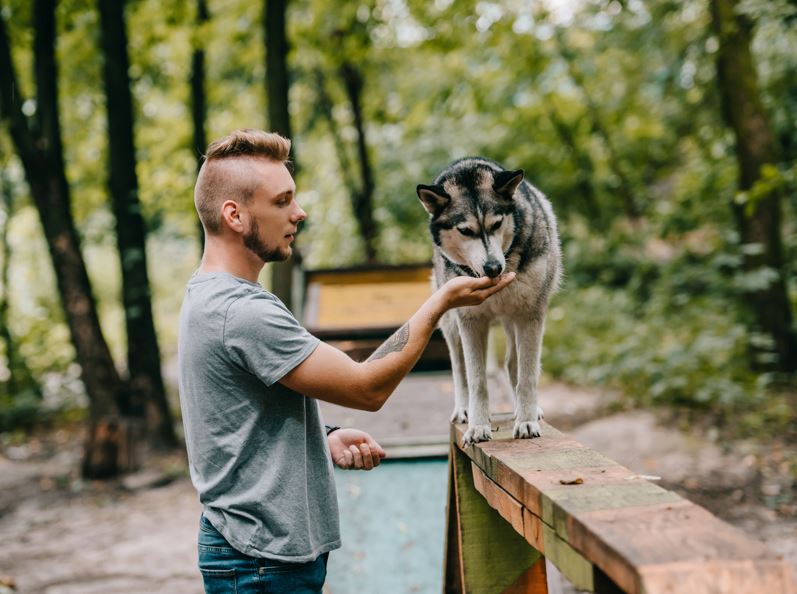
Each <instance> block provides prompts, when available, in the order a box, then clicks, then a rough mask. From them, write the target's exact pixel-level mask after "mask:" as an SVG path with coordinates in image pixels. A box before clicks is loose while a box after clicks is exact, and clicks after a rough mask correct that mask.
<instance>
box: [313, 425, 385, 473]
mask: <svg viewBox="0 0 797 594" xmlns="http://www.w3.org/2000/svg"><path fill="white" fill-rule="evenodd" d="M327 440H328V441H329V452H330V454H331V455H332V462H334V463H335V466H337V467H338V468H343V469H347V470H348V469H352V468H353V469H357V470H371V469H372V468H373V467H374V466H379V463H380V462H381V461H382V458H384V457H385V450H383V449H382V446H380V445H379V444H378V443H376V441H375V440H374V438H373V437H371V436H370V435H368V434H367V433H366V432H365V431H359V430H357V429H337V430H335V431H333V432H332V433H330V434H329V436H328V437H327Z"/></svg>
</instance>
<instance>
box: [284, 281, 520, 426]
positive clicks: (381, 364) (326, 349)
mask: <svg viewBox="0 0 797 594" xmlns="http://www.w3.org/2000/svg"><path fill="white" fill-rule="evenodd" d="M514 278H515V274H514V273H509V274H505V275H502V276H501V277H499V278H498V279H491V278H488V277H481V278H471V277H467V276H460V277H457V278H454V279H451V280H450V281H448V282H447V283H446V284H444V285H443V286H442V287H440V288H439V289H438V290H437V291H435V293H434V294H433V295H432V296H431V297H429V299H428V300H427V301H426V302H425V303H424V304H423V305H422V306H421V308H420V309H419V310H418V311H417V312H415V315H413V316H412V317H411V318H410V319H409V321H408V322H407V323H406V324H404V325H403V326H402V327H401V328H399V329H398V330H397V331H396V332H395V333H394V334H393V335H392V336H391V337H390V338H388V339H387V340H386V341H385V342H384V343H383V344H382V346H380V347H379V348H378V349H376V351H374V353H373V354H372V355H371V356H370V357H369V358H368V359H367V360H366V361H364V362H362V363H357V362H355V361H353V360H352V359H351V358H350V357H349V356H348V355H346V354H345V353H343V352H342V351H340V350H338V349H336V348H334V347H332V346H330V345H328V344H325V343H323V342H322V343H321V344H319V345H318V348H317V349H316V350H315V351H314V352H313V353H312V354H311V355H310V356H309V357H307V359H305V360H304V361H303V362H302V363H300V364H299V365H297V366H296V367H295V368H294V369H293V370H292V371H289V372H288V373H287V374H286V375H285V376H284V377H283V378H282V379H281V380H280V383H281V384H283V385H285V386H287V387H288V388H290V389H292V390H294V391H296V392H299V393H300V394H304V395H306V396H310V397H313V398H318V399H320V400H326V401H328V402H332V403H334V404H339V405H341V406H346V407H348V408H356V409H361V410H369V411H376V410H379V409H380V408H381V407H382V405H383V404H384V403H385V401H386V400H387V399H388V397H389V396H390V395H391V394H392V393H393V390H395V389H396V386H398V384H399V382H400V381H401V380H402V379H403V378H404V376H405V375H407V374H408V373H409V372H410V370H411V369H412V368H413V366H414V365H415V363H417V361H418V359H419V358H420V356H421V354H422V353H423V350H424V348H426V344H427V343H428V342H429V338H430V337H431V335H432V332H433V331H434V329H435V327H436V326H437V322H438V321H439V320H440V317H441V316H442V315H443V314H444V313H445V312H446V311H448V310H449V309H453V308H455V307H462V306H467V305H479V304H480V303H482V302H483V301H484V300H485V299H487V298H489V297H490V296H491V295H493V294H495V293H497V292H498V291H500V290H501V289H503V288H504V287H505V286H507V285H508V284H509V283H510V282H512V280H513V279H514Z"/></svg>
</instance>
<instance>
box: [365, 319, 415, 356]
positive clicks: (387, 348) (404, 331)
mask: <svg viewBox="0 0 797 594" xmlns="http://www.w3.org/2000/svg"><path fill="white" fill-rule="evenodd" d="M409 340H410V323H409V322H407V323H406V324H404V325H403V326H402V327H401V328H399V329H398V330H396V332H395V333H394V334H393V336H391V337H390V338H388V339H387V340H386V341H385V342H383V343H382V345H381V346H380V347H379V348H378V349H376V350H375V351H374V352H373V353H372V354H371V356H370V357H368V359H366V362H368V361H376V360H378V359H382V358H383V357H387V356H388V355H389V354H390V353H398V352H400V351H402V350H404V347H405V346H407V343H408V342H409Z"/></svg>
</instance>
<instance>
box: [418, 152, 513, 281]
mask: <svg viewBox="0 0 797 594" xmlns="http://www.w3.org/2000/svg"><path fill="white" fill-rule="evenodd" d="M521 181H523V170H517V171H504V170H497V169H494V168H492V167H491V166H489V165H488V164H486V163H484V162H482V161H480V160H476V159H474V160H469V159H466V160H463V161H458V162H457V163H455V164H454V165H453V166H452V167H449V168H448V169H446V170H445V171H444V172H443V173H442V174H441V175H440V176H439V177H438V178H437V179H436V180H435V184H434V185H431V186H427V185H423V184H420V185H419V186H418V187H417V192H418V198H420V200H421V203H422V204H423V206H424V208H426V211H427V212H428V213H429V215H430V217H431V218H430V221H429V229H430V231H431V233H432V239H433V241H434V243H435V245H437V247H438V248H439V249H440V251H441V252H442V253H443V255H444V256H445V257H446V258H448V259H449V260H451V261H452V262H454V263H455V264H459V265H460V266H463V267H467V268H469V269H470V270H472V271H473V272H474V273H475V274H476V275H477V276H490V277H496V276H498V275H500V274H501V273H502V272H504V269H505V267H506V256H505V254H506V252H507V251H508V250H509V248H510V246H511V245H512V240H513V238H514V237H515V225H516V224H517V222H516V220H515V217H514V213H515V197H514V196H515V190H516V189H517V187H518V185H519V184H520V182H521Z"/></svg>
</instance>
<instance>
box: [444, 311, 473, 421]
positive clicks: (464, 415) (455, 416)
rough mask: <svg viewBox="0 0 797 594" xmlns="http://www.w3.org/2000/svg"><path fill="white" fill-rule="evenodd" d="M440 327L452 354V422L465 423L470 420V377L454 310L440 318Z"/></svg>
mask: <svg viewBox="0 0 797 594" xmlns="http://www.w3.org/2000/svg"><path fill="white" fill-rule="evenodd" d="M440 328H441V330H442V331H443V337H444V338H445V339H446V345H447V346H448V353H449V355H450V356H451V375H452V377H453V378H454V412H452V413H451V422H452V423H465V422H466V421H467V420H468V378H467V376H466V372H465V357H464V355H463V352H462V340H461V339H460V336H459V329H458V328H457V319H456V317H455V314H454V313H453V312H449V313H447V314H446V315H444V316H443V318H442V319H441V320H440Z"/></svg>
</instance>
